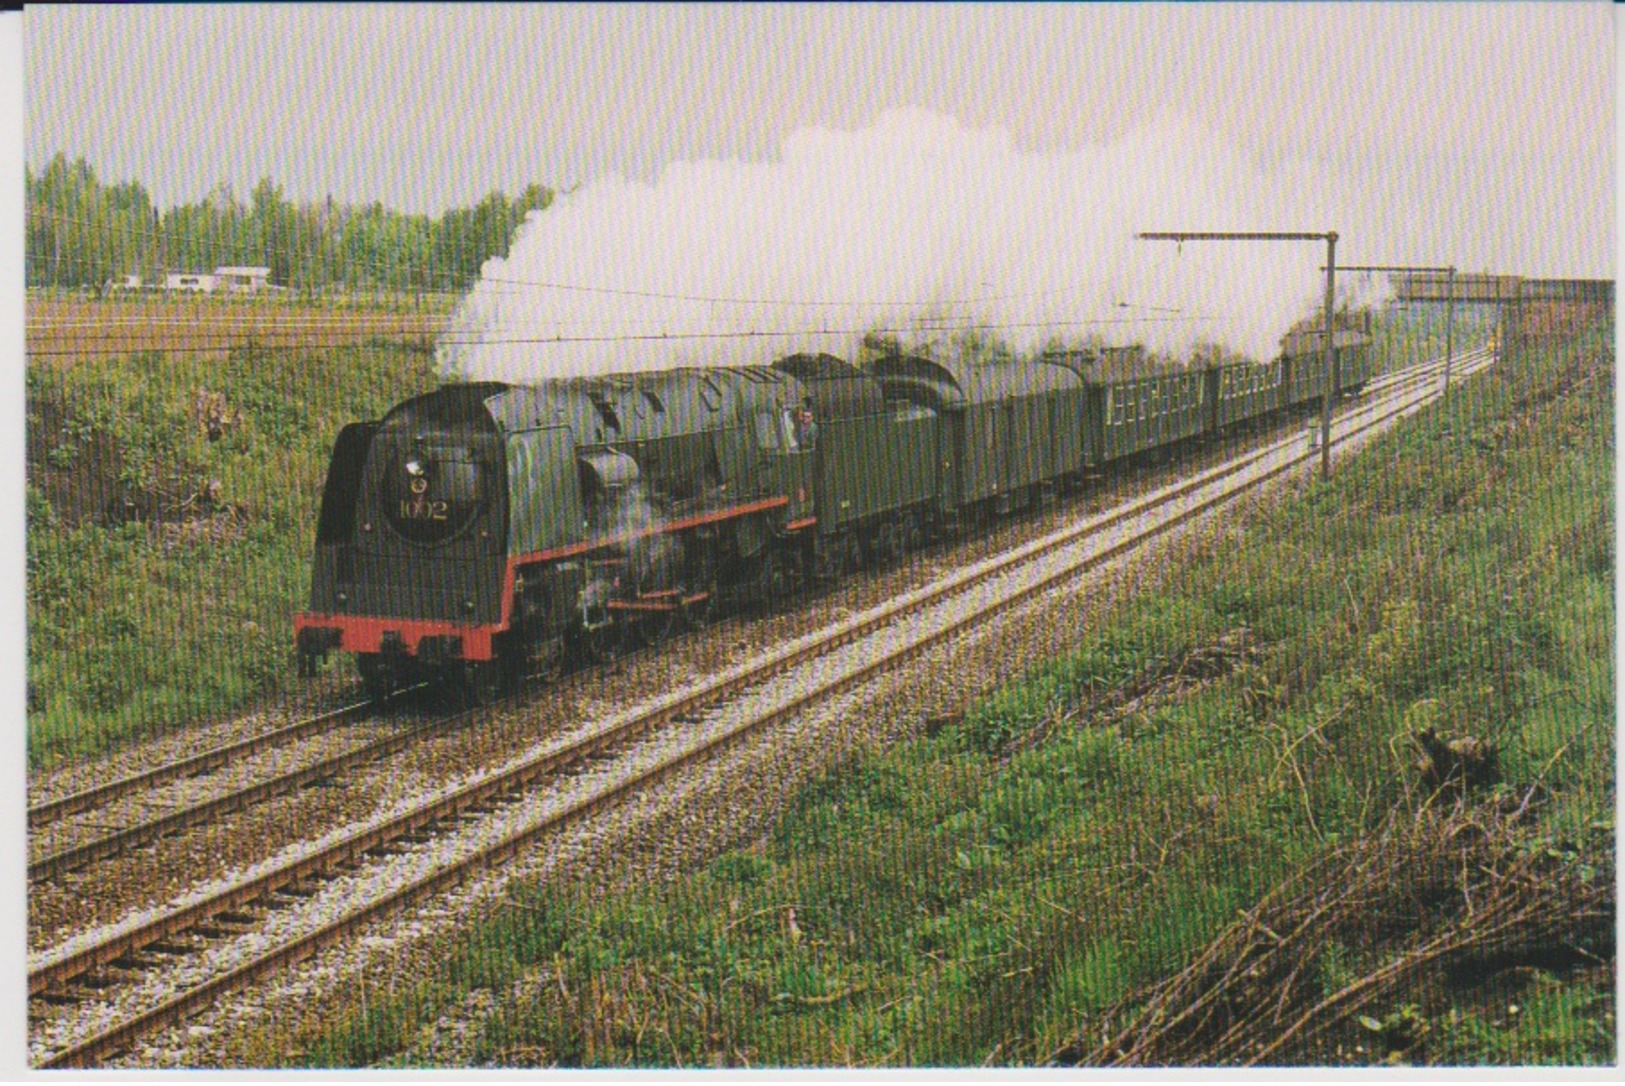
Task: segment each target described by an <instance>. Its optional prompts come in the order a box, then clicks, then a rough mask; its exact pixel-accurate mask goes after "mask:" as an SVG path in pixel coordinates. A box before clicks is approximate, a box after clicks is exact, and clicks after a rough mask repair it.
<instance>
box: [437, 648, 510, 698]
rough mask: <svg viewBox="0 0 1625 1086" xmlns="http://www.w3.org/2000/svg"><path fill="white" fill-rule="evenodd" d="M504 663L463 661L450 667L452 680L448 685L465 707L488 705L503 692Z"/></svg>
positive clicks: (499, 660) (500, 661) (497, 661)
mask: <svg viewBox="0 0 1625 1086" xmlns="http://www.w3.org/2000/svg"><path fill="white" fill-rule="evenodd" d="M505 670H507V668H505V667H504V661H503V660H501V659H500V658H499V659H496V660H464V661H462V662H460V663H457V664H453V665H451V671H452V675H450V676H449V678H450V679H451V680H452V681H451V682H450V683H448V684H447V685H448V686H451V687H453V688H454V689H455V691H456V693H457V694H458V695H460V697H461V700H462V702H463V704H464V705H465V706H467V707H468V708H470V709H472V708H474V707H476V706H479V705H490V704H491V703H492V702H495V701H499V700H501V698H502V695H503V693H504V692H505V691H504V689H503V688H504V686H505V684H504V682H503V678H504V675H503V672H504V671H505Z"/></svg>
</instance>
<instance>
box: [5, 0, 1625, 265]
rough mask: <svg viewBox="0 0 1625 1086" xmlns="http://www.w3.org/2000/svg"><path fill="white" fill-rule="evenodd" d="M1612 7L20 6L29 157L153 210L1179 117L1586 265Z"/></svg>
mask: <svg viewBox="0 0 1625 1086" xmlns="http://www.w3.org/2000/svg"><path fill="white" fill-rule="evenodd" d="M1610 7H1611V6H1610V5H1609V4H1607V3H1605V2H1598V3H1583V2H1576V3H1538V4H1501V3H1495V4H1484V3H1418V4H1408V3H1382V4H1372V5H1366V4H1338V3H1332V4H1195V5H1191V4H1178V5H1162V4H1131V5H1117V4H956V5H934V4H904V5H854V4H837V5H820V4H807V5H796V4H790V5H739V6H734V5H715V6H712V5H700V6H690V5H634V4H629V5H602V6H600V5H528V4H527V5H514V6H505V5H492V6H486V5H478V4H471V5H465V4H452V5H443V6H442V5H433V4H413V5H406V6H398V7H397V6H390V5H368V4H363V5H353V6H352V5H280V4H278V5H257V4H239V5H221V6H212V5H190V4H185V5H159V6H142V5H135V6H130V7H119V6H112V7H107V6H72V5H63V6H55V5H46V6H43V7H37V8H29V9H27V10H26V11H25V12H24V15H23V24H24V48H25V54H24V62H25V92H24V93H25V117H26V156H27V162H28V163H29V165H30V167H31V168H34V169H39V168H40V167H42V166H43V165H44V164H45V163H46V162H47V161H49V159H50V157H51V156H52V155H53V154H55V153H57V152H59V151H60V152H64V153H66V154H68V155H69V156H70V157H77V156H81V155H82V156H84V157H85V158H86V159H87V160H88V161H89V162H90V163H91V165H92V166H93V167H94V168H95V169H96V171H97V173H98V176H100V177H101V178H103V179H104V180H108V181H124V180H139V181H140V182H141V183H142V184H143V185H145V186H146V187H147V188H148V190H149V191H150V192H151V193H152V194H153V196H154V198H155V199H156V201H157V203H158V204H159V206H160V207H170V206H173V205H176V204H179V203H184V202H191V201H197V200H200V199H202V198H203V197H204V196H205V195H206V194H207V193H208V192H209V191H210V190H211V189H212V188H213V187H215V186H216V185H217V184H219V183H220V182H222V181H224V182H227V183H229V184H230V185H231V186H232V187H233V189H234V190H235V191H236V193H237V194H238V195H239V196H246V194H247V193H248V192H249V191H250V190H251V189H252V187H253V185H254V184H255V183H256V182H257V181H258V180H260V179H261V178H263V177H269V178H271V179H273V180H274V181H276V182H278V183H280V184H281V185H282V186H283V189H284V192H285V193H286V194H287V195H288V196H289V197H291V198H294V199H321V198H323V197H325V196H327V195H332V196H333V197H335V198H336V199H338V200H340V201H344V202H358V203H366V202H371V201H373V200H381V201H383V203H384V204H385V205H386V206H388V207H391V208H394V209H397V210H402V211H407V212H422V213H428V214H431V215H438V214H440V213H441V212H443V211H445V210H447V209H448V208H451V207H455V206H462V205H468V204H471V203H473V202H475V201H477V200H478V199H479V198H480V197H482V196H483V195H485V194H486V193H488V192H490V191H491V190H492V189H501V190H503V191H505V192H507V193H509V194H516V193H518V192H519V191H520V190H521V189H522V188H523V187H524V186H525V185H527V184H529V183H530V182H533V181H535V182H540V183H542V184H545V185H549V186H551V187H553V188H555V189H564V188H568V187H570V186H573V185H578V184H585V183H590V182H592V181H595V180H600V179H603V178H605V177H608V176H612V175H618V176H620V177H622V178H624V179H627V180H632V181H644V182H648V181H653V180H656V179H657V178H658V177H659V175H660V173H661V172H662V171H663V170H665V169H667V168H668V167H670V166H671V165H672V164H673V163H677V162H689V161H697V160H719V161H727V160H740V161H742V162H761V161H769V160H771V159H773V158H774V157H775V156H776V155H777V154H779V152H780V148H781V146H782V143H783V141H784V140H785V139H786V137H788V136H789V135H791V134H792V133H794V132H795V131H797V130H799V129H803V128H807V127H810V126H822V127H827V128H831V129H836V130H853V129H860V128H863V127H865V126H868V125H871V124H872V123H873V122H874V121H875V119H876V118H877V116H878V115H880V114H881V113H883V112H885V111H887V110H896V109H922V110H927V111H932V112H936V113H940V114H944V115H946V116H949V117H952V118H955V119H956V120H957V122H958V123H959V124H960V125H962V126H964V127H966V128H968V129H972V130H981V129H988V128H1001V129H1004V130H1006V131H1007V132H1008V133H1009V136H1010V139H1011V141H1012V145H1013V147H1014V148H1015V149H1016V150H1018V151H1020V152H1022V153H1024V154H1033V155H1046V154H1062V153H1067V152H1075V151H1078V150H1080V149H1083V148H1088V147H1091V146H1098V145H1104V144H1110V143H1111V142H1113V141H1115V140H1119V139H1122V138H1124V137H1126V136H1128V135H1129V134H1131V133H1133V132H1134V131H1136V130H1137V129H1139V128H1141V127H1142V126H1145V125H1148V124H1153V123H1157V122H1158V121H1166V120H1169V119H1170V118H1173V119H1178V120H1182V121H1185V122H1188V123H1191V124H1194V125H1198V126H1202V127H1204V128H1210V129H1212V130H1214V131H1215V132H1217V133H1218V134H1220V136H1222V138H1223V139H1224V140H1225V141H1226V142H1227V143H1229V144H1231V145H1232V146H1234V147H1235V148H1237V149H1239V150H1241V151H1242V152H1244V153H1247V154H1250V155H1254V156H1257V158H1258V160H1259V162H1260V163H1261V164H1263V165H1265V166H1282V165H1285V164H1288V163H1301V164H1302V165H1303V167H1304V169H1305V170H1306V173H1305V180H1306V183H1307V184H1310V185H1315V186H1318V187H1324V188H1325V189H1326V190H1327V191H1328V194H1330V193H1336V194H1337V197H1338V198H1337V199H1336V200H1328V202H1327V203H1326V204H1325V205H1324V208H1323V210H1324V216H1325V221H1323V222H1315V223H1310V224H1303V225H1306V226H1312V227H1314V228H1316V229H1340V230H1341V231H1342V232H1343V233H1345V234H1347V235H1348V236H1349V238H1350V244H1353V243H1354V241H1355V240H1356V239H1358V241H1359V243H1360V247H1361V249H1362V250H1363V251H1369V250H1370V249H1376V248H1380V249H1381V250H1382V252H1381V254H1380V256H1381V258H1382V259H1383V260H1385V261H1393V262H1436V261H1441V260H1451V261H1454V262H1456V263H1458V264H1460V265H1462V266H1466V267H1476V268H1489V269H1495V270H1501V271H1506V272H1511V273H1521V274H1528V275H1577V276H1600V275H1607V274H1609V273H1610V271H1611V268H1612V258H1613V247H1612V244H1611V240H1610V239H1611V233H1612V222H1613V219H1612V212H1613V189H1614V185H1613V150H1614V130H1613V120H1612V110H1613V97H1614V95H1613V91H1614V71H1613V68H1614V65H1613V48H1614V34H1613V29H1612V24H1613V14H1612V11H1611V10H1610ZM1158 225H1166V224H1158ZM1193 225H1195V224H1193ZM1281 225H1283V226H1285V225H1286V224H1281ZM1297 225H1299V224H1292V226H1294V227H1296V226H1297ZM1350 255H1351V256H1353V255H1354V254H1353V253H1352V252H1351V254H1350Z"/></svg>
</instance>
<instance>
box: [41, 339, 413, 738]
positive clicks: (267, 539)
mask: <svg viewBox="0 0 1625 1086" xmlns="http://www.w3.org/2000/svg"><path fill="white" fill-rule="evenodd" d="M436 384H437V377H436V374H435V372H434V366H433V358H432V356H431V355H430V354H429V353H428V352H427V351H426V350H423V349H417V350H414V349H412V348H409V347H404V346H401V345H398V344H392V343H388V342H377V343H373V344H370V345H357V346H350V347H339V348H334V349H324V350H320V351H317V350H307V351H295V350H253V349H240V350H234V351H232V352H231V353H230V355H229V357H228V358H227V359H226V360H225V361H224V362H221V361H217V360H213V359H205V358H204V357H202V356H200V355H197V354H185V353H183V354H179V355H170V354H165V353H162V352H145V353H139V354H135V355H125V356H122V357H118V358H108V359H103V360H97V361H85V362H81V363H76V364H75V365H73V366H65V367H54V366H49V365H30V366H29V367H28V370H27V414H28V446H29V447H28V463H29V472H28V481H27V491H26V493H27V502H28V510H27V512H28V532H27V551H26V560H27V576H28V661H29V664H28V702H29V705H28V756H29V764H30V766H31V767H32V768H42V767H45V766H48V765H51V764H52V763H54V762H57V761H60V760H61V759H63V758H65V757H70V756H75V755H85V754H91V753H105V752H106V751H108V750H109V749H111V748H112V747H113V746H114V745H116V744H118V743H122V742H126V741H129V740H131V739H136V738H141V737H143V736H150V735H152V734H154V733H156V732H158V731H161V730H163V729H165V728H172V727H176V726H179V725H180V724H182V723H185V722H187V721H195V720H196V719H198V718H200V717H206V716H208V715H210V714H213V713H220V712H225V711H227V710H230V709H235V708H239V707H241V706H242V705H243V704H244V703H246V702H248V701H250V700H252V699H254V698H256V697H260V696H268V695H271V694H274V693H276V692H279V691H285V690H287V689H289V688H290V687H291V686H292V684H293V680H292V667H291V665H290V659H291V654H290V651H289V648H288V646H289V637H290V634H289V619H288V616H289V614H290V613H291V611H292V610H293V609H294V608H295V607H297V606H298V603H299V601H301V600H302V599H303V598H304V595H305V593H306V592H307V591H308V589H309V584H310V581H309V577H310V573H309V563H310V546H311V537H312V532H311V527H310V526H311V525H312V524H313V523H314V522H315V512H316V507H317V503H318V501H319V499H320V494H321V486H322V480H323V477H324V476H325V474H326V471H327V461H328V457H329V455H330V453H331V451H332V445H333V439H334V437H335V435H336V434H337V433H338V431H339V429H340V428H341V427H342V426H343V425H344V424H345V423H347V422H350V421H353V420H355V419H357V418H376V417H378V416H379V415H381V414H382V412H383V411H385V410H387V409H388V408H389V407H390V406H391V405H393V404H394V403H396V402H398V401H399V400H401V399H404V398H406V397H407V396H408V395H411V394H413V393H415V392H419V391H426V390H428V389H429V388H432V387H434V386H435V385H436Z"/></svg>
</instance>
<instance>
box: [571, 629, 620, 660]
mask: <svg viewBox="0 0 1625 1086" xmlns="http://www.w3.org/2000/svg"><path fill="white" fill-rule="evenodd" d="M627 633H628V629H627V623H624V622H606V623H604V624H603V625H602V626H597V627H595V628H593V629H590V630H588V629H583V630H581V631H580V634H579V636H578V637H577V638H576V646H577V648H578V650H579V651H580V653H581V658H582V659H583V660H585V661H586V662H587V663H589V664H607V663H609V662H610V661H612V660H615V659H617V658H618V657H621V656H624V655H626V653H627V652H628V651H629V650H630V649H631V647H632V645H631V644H630V639H629V638H628V636H627Z"/></svg>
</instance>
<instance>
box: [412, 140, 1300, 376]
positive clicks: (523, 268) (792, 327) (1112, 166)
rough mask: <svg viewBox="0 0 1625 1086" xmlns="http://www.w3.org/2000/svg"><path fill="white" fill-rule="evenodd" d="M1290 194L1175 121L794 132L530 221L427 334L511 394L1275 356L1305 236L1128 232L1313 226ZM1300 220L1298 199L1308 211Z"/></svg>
mask: <svg viewBox="0 0 1625 1086" xmlns="http://www.w3.org/2000/svg"><path fill="white" fill-rule="evenodd" d="M1298 205H1300V201H1299V200H1298V199H1297V198H1296V194H1294V193H1293V192H1292V191H1291V189H1290V186H1289V185H1287V184H1286V183H1284V182H1281V181H1278V180H1276V179H1273V178H1272V177H1271V176H1269V175H1267V174H1266V173H1264V172H1263V171H1261V170H1260V169H1259V168H1258V166H1257V165H1256V164H1255V163H1254V162H1253V161H1252V160H1251V159H1250V158H1249V157H1248V156H1247V155H1245V154H1243V153H1242V152H1240V151H1238V150H1237V149H1234V148H1230V147H1226V146H1223V145H1222V144H1221V143H1220V142H1219V141H1218V140H1217V139H1215V138H1214V137H1212V136H1211V135H1210V134H1208V133H1206V132H1204V131H1200V130H1198V129H1196V128H1193V127H1191V126H1189V125H1186V124H1184V123H1181V122H1178V121H1175V120H1169V121H1164V122H1162V123H1159V124H1157V125H1154V126H1152V127H1149V128H1146V129H1142V130H1139V131H1136V132H1133V133H1131V134H1129V135H1128V136H1127V137H1125V138H1123V139H1121V140H1118V141H1116V142H1114V143H1111V144H1109V145H1105V146H1096V147H1085V148H1082V149H1080V150H1078V151H1075V152H1070V153H1065V154H1055V155H1024V154H1021V153H1018V152H1017V151H1016V150H1015V149H1013V148H1012V146H1011V143H1010V139H1009V136H1008V134H1007V133H1006V132H1005V131H1003V130H1002V129H989V130H970V129H966V128H963V127H961V126H960V125H959V124H958V123H957V122H956V121H955V120H953V119H952V118H949V117H944V116H941V115H939V114H933V113H927V112H922V111H900V112H891V113H886V114H883V115H881V116H880V117H879V118H878V119H877V120H876V122H875V123H874V125H873V126H872V127H869V128H865V129H862V130H860V131H855V132H836V131H830V130H827V129H823V128H813V129H804V130H801V131H798V132H796V133H794V134H793V135H791V136H790V137H789V138H787V139H786V140H785V141H784V144H783V147H782V149H781V154H780V157H779V159H778V160H776V161H770V162H737V161H728V162H717V161H704V162H682V163H676V164H674V165H672V166H670V167H668V168H667V169H666V170H665V172H664V173H663V174H662V175H661V176H660V178H659V179H658V181H657V182H656V183H654V184H653V185H643V184H634V183H630V182H627V181H623V180H620V179H608V180H603V181H599V182H596V183H593V184H591V185H588V186H586V187H584V188H582V189H580V190H578V191H576V192H574V193H571V194H568V195H566V196H563V197H561V198H560V199H559V200H558V201H557V202H555V203H554V204H553V206H552V207H550V208H548V209H547V210H545V211H539V212H532V213H531V215H530V217H529V220H528V221H527V223H526V224H525V225H524V226H522V227H521V228H520V230H519V232H518V235H517V237H516V238H515V240H514V244H513V246H512V251H511V254H510V256H509V257H508V258H507V259H506V260H503V259H493V260H490V261H488V262H487V263H486V265H485V268H484V270H483V275H482V277H481V280H480V282H479V283H478V284H477V285H476V286H475V288H474V290H473V291H472V293H471V294H470V295H469V297H468V298H467V299H466V300H465V301H464V303H463V304H462V306H461V307H460V308H459V310H458V312H457V313H456V315H455V316H454V318H453V320H452V322H451V324H450V326H449V327H448V330H447V332H446V333H445V335H444V336H443V337H442V342H441V345H440V348H439V358H440V364H441V367H442V369H443V370H444V371H445V372H447V373H448V374H458V375H461V376H463V377H466V378H470V379H485V378H492V379H499V380H510V381H526V380H534V379H537V378H540V377H546V376H565V375H578V374H592V373H603V372H625V371H631V370H651V369H665V368H669V367H672V366H677V365H724V364H741V363H751V362H765V361H769V360H771V359H774V358H777V357H781V356H783V355H785V354H790V353H793V352H796V351H812V350H824V351H829V352H831V353H833V354H836V355H840V356H842V357H845V358H849V359H851V358H855V357H856V355H857V353H858V345H859V342H860V340H861V338H862V336H863V334H864V333H865V332H868V331H871V330H886V331H890V332H893V333H895V334H896V335H898V337H899V338H901V339H902V340H903V342H904V343H906V344H910V345H914V344H918V343H922V342H928V341H932V340H936V341H939V342H940V341H941V340H943V339H945V338H946V335H947V334H948V333H947V332H946V331H944V330H945V329H955V328H960V327H965V326H970V325H974V326H977V327H980V328H984V329H987V330H988V331H990V332H992V333H993V334H994V335H996V336H997V337H998V338H1001V339H1002V340H1004V342H1006V343H1007V344H1009V345H1010V346H1011V347H1012V348H1014V349H1016V350H1018V351H1023V352H1025V351H1031V350H1034V349H1036V348H1038V347H1040V346H1042V345H1043V344H1045V343H1047V342H1051V341H1056V340H1058V341H1062V342H1068V343H1075V342H1083V341H1085V340H1093V341H1096V342H1100V341H1104V342H1106V343H1109V344H1122V343H1132V342H1140V343H1145V344H1146V345H1147V346H1148V347H1150V348H1152V349H1160V350H1165V351H1170V352H1173V353H1175V354H1176V355H1178V356H1180V357H1184V356H1185V355H1186V354H1187V353H1188V350H1189V347H1190V346H1191V345H1192V344H1193V343H1194V342H1195V341H1197V340H1210V341H1215V342H1218V343H1222V344H1225V345H1227V346H1230V347H1232V348H1235V349H1237V350H1241V351H1243V352H1245V353H1248V354H1251V355H1253V356H1254V357H1259V358H1263V357H1269V356H1272V355H1273V354H1274V353H1275V350H1276V345H1277V340H1278V338H1279V336H1280V335H1281V333H1282V332H1284V331H1285V330H1286V328H1287V327H1288V326H1289V325H1290V324H1291V323H1292V321H1293V320H1295V319H1297V318H1299V317H1302V316H1304V315H1305V314H1306V313H1308V312H1309V311H1311V309H1312V308H1313V306H1314V304H1315V299H1316V296H1317V295H1316V292H1317V289H1318V287H1319V284H1320V282H1321V280H1320V278H1319V277H1318V274H1317V272H1316V268H1317V267H1318V266H1319V265H1320V264H1321V263H1323V261H1324V255H1325V254H1324V249H1323V248H1321V247H1317V246H1316V245H1314V244H1312V243H1296V244H1279V243H1235V242H1194V243H1189V244H1186V245H1184V246H1182V247H1176V246H1175V245H1174V244H1172V243H1169V242H1150V241H1141V240H1137V239H1136V237H1135V235H1136V233H1138V232H1140V231H1146V230H1179V231H1197V230H1315V229H1323V228H1325V227H1323V226H1317V225H1315V224H1306V223H1303V222H1296V221H1292V219H1291V215H1292V213H1293V210H1292V209H1293V207H1294V206H1298ZM1302 206H1307V205H1302Z"/></svg>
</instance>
